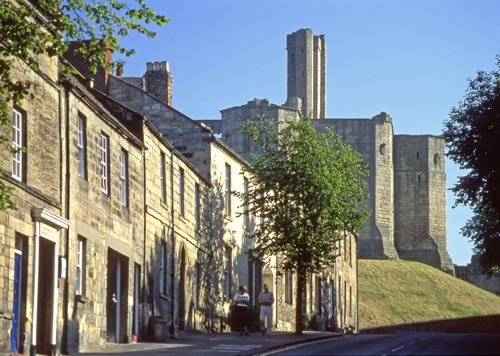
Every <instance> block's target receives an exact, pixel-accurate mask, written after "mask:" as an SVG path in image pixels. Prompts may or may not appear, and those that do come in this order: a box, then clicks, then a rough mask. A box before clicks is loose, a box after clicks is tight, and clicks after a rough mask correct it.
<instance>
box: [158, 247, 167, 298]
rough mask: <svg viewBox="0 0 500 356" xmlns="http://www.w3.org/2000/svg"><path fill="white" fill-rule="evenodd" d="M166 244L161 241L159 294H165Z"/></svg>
mask: <svg viewBox="0 0 500 356" xmlns="http://www.w3.org/2000/svg"><path fill="white" fill-rule="evenodd" d="M167 262H168V255H167V242H166V241H164V240H162V242H161V248H160V294H164V295H166V294H167V281H168V275H167V266H168V265H167Z"/></svg>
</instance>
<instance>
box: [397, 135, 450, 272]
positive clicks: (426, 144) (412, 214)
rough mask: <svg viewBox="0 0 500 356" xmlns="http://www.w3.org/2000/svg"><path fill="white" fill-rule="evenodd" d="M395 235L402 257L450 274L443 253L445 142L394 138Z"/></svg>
mask: <svg viewBox="0 0 500 356" xmlns="http://www.w3.org/2000/svg"><path fill="white" fill-rule="evenodd" d="M394 142H395V144H394V146H395V149H394V167H395V173H394V176H395V189H394V204H395V206H397V209H396V210H395V235H396V248H397V250H398V253H399V255H400V257H401V258H404V259H410V260H416V261H420V262H424V263H427V264H430V265H433V266H435V267H438V268H442V269H444V270H446V271H453V265H452V264H451V259H450V257H449V255H448V253H447V251H446V196H445V192H446V190H445V187H446V176H445V173H444V140H443V139H442V138H439V137H433V136H430V135H422V136H409V135H396V136H395V138H394Z"/></svg>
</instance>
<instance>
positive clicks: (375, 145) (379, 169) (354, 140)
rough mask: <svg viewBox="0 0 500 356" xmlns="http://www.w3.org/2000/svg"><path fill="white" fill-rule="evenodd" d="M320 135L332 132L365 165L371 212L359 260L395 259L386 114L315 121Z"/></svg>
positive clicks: (362, 234)
mask: <svg viewBox="0 0 500 356" xmlns="http://www.w3.org/2000/svg"><path fill="white" fill-rule="evenodd" d="M313 123H314V126H315V127H316V129H318V130H319V131H324V130H326V129H327V128H333V129H334V130H335V131H336V132H337V133H338V134H340V135H341V136H342V138H343V140H344V142H345V143H347V144H349V145H351V146H352V147H353V148H354V149H355V150H356V151H358V152H359V153H360V154H361V155H362V156H363V160H364V163H365V164H367V165H368V169H369V177H368V181H367V189H368V201H367V206H368V208H369V209H370V210H371V211H372V214H371V216H370V217H369V219H368V221H367V222H366V223H365V225H364V226H363V228H362V230H361V231H360V234H359V240H358V245H359V257H360V258H397V253H396V250H395V248H394V231H393V229H394V221H393V213H394V206H393V171H392V135H393V132H392V122H391V119H390V118H389V116H388V115H386V114H385V113H382V114H380V115H379V116H376V117H374V118H372V119H371V120H367V119H349V120H346V119H324V120H314V121H313Z"/></svg>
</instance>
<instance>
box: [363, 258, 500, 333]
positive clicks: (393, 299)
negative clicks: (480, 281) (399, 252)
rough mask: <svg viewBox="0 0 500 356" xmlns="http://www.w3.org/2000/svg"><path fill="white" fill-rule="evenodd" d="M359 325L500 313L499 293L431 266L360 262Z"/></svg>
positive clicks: (370, 261) (381, 324)
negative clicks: (491, 291)
mask: <svg viewBox="0 0 500 356" xmlns="http://www.w3.org/2000/svg"><path fill="white" fill-rule="evenodd" d="M358 283H359V286H358V287H359V306H358V308H359V311H358V312H359V328H360V329H363V328H369V327H375V326H383V325H392V324H403V323H412V322H418V321H427V320H435V319H445V318H461V317H468V316H477V315H488V314H500V297H499V296H496V295H495V294H493V293H490V292H487V291H485V290H483V289H480V288H478V287H476V286H474V285H472V284H470V283H467V282H465V281H462V280H460V279H458V278H455V277H453V276H450V275H449V274H447V273H445V272H442V271H440V270H438V269H436V268H433V267H430V266H428V265H425V264H422V263H418V262H411V261H403V260H359V281H358Z"/></svg>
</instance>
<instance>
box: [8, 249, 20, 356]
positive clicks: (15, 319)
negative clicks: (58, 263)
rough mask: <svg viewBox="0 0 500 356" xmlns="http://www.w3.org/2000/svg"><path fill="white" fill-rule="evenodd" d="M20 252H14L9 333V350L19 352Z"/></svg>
mask: <svg viewBox="0 0 500 356" xmlns="http://www.w3.org/2000/svg"><path fill="white" fill-rule="evenodd" d="M22 257H23V255H22V253H21V251H18V250H16V251H15V252H14V300H13V303H12V329H11V333H10V351H11V352H13V353H17V352H19V339H20V334H21V285H22V273H21V268H22Z"/></svg>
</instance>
